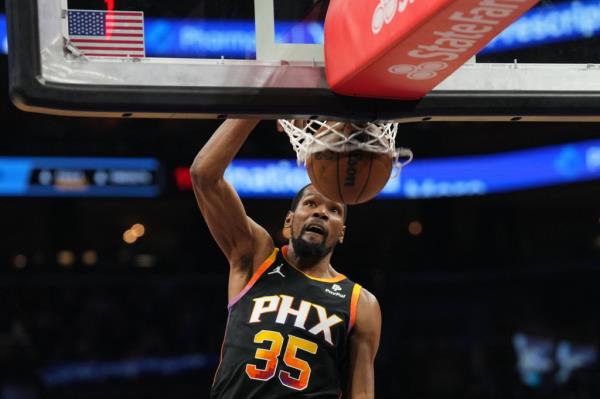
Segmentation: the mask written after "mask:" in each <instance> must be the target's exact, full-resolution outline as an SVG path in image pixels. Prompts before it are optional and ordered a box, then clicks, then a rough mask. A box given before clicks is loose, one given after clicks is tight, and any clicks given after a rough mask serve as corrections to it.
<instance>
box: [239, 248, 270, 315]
mask: <svg viewBox="0 0 600 399" xmlns="http://www.w3.org/2000/svg"><path fill="white" fill-rule="evenodd" d="M277 252H279V248H275V249H273V252H272V253H271V255H269V257H268V258H267V259H266V260H265V261H264V262H263V264H262V265H260V266H259V267H258V269H257V270H256V271H255V272H254V274H253V275H252V278H250V281H248V283H246V286H245V287H244V289H243V290H241V291H240V293H239V294H237V295H236V296H235V298H233V299H232V300H231V301H229V305H227V307H228V308H231V307H232V306H233V305H235V304H236V303H237V302H238V301H239V300H240V299H242V297H243V296H244V295H246V293H247V292H248V291H250V288H252V287H253V286H254V284H256V281H257V280H258V279H259V278H260V276H262V275H263V274H264V273H265V272H266V271H267V269H268V268H269V266H271V265H272V264H273V262H275V258H276V257H277Z"/></svg>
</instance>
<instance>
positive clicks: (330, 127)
mask: <svg viewBox="0 0 600 399" xmlns="http://www.w3.org/2000/svg"><path fill="white" fill-rule="evenodd" d="M298 122H299V121H295V120H287V119H280V120H279V124H280V125H281V126H282V127H283V130H284V131H285V132H286V133H287V135H288V137H289V138H290V142H291V144H292V147H293V148H294V151H296V155H297V159H298V163H299V164H300V163H303V164H305V165H306V159H307V158H308V157H309V156H310V155H311V154H314V153H317V152H321V151H325V150H329V151H334V152H350V151H356V150H362V151H368V152H375V153H379V154H387V155H389V156H390V157H391V158H393V160H394V165H395V167H396V169H398V171H399V170H401V169H402V168H403V167H404V166H406V165H408V164H409V163H410V162H411V161H412V159H413V153H412V151H411V150H409V149H407V148H396V133H397V132H398V123H391V122H389V123H372V122H367V123H364V124H354V123H352V124H351V126H352V129H353V130H352V132H351V133H347V132H345V131H343V129H344V128H345V126H347V124H345V123H340V122H337V121H335V122H334V121H320V120H316V119H313V120H307V121H302V123H301V124H300V126H298V125H299V123H298ZM328 122H329V123H328ZM331 122H333V123H331Z"/></svg>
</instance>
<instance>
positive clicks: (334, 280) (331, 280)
mask: <svg viewBox="0 0 600 399" xmlns="http://www.w3.org/2000/svg"><path fill="white" fill-rule="evenodd" d="M287 248H288V247H287V245H286V246H285V247H283V248H281V253H282V254H283V257H284V258H286V260H287ZM287 263H288V265H290V267H293V268H294V269H296V270H298V271H299V272H300V273H302V274H304V276H306V277H308V278H309V279H311V280H315V281H320V282H322V283H337V282H340V281H342V280H345V279H346V276H344V275H343V274H341V273H340V274H339V275H337V276H335V277H331V278H320V277H313V276H311V275H310V274H306V273H304V272H303V271H302V270H300V269H298V268H297V267H295V266H293V265H292V264H290V262H287Z"/></svg>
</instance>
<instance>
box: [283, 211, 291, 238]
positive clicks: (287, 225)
mask: <svg viewBox="0 0 600 399" xmlns="http://www.w3.org/2000/svg"><path fill="white" fill-rule="evenodd" d="M293 221H294V212H292V211H289V212H288V213H287V215H286V216H285V221H284V222H283V230H282V232H281V233H282V234H283V237H284V238H285V239H286V240H289V239H290V238H292V222H293Z"/></svg>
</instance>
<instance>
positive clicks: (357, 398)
mask: <svg viewBox="0 0 600 399" xmlns="http://www.w3.org/2000/svg"><path fill="white" fill-rule="evenodd" d="M380 335H381V309H380V308H379V303H378V302H377V298H375V296H374V295H373V294H371V293H370V292H368V291H367V290H365V289H364V288H363V289H362V291H361V293H360V298H359V300H358V307H357V311H356V324H355V325H354V331H353V333H352V336H351V339H350V366H349V367H350V370H349V373H348V383H349V387H348V394H349V395H350V399H374V398H375V364H374V363H375V356H376V355H377V350H378V349H379V338H380Z"/></svg>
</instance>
